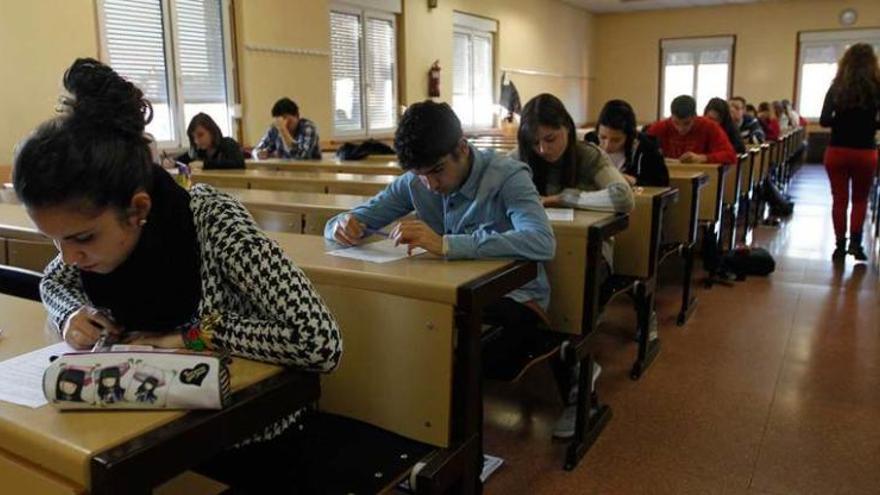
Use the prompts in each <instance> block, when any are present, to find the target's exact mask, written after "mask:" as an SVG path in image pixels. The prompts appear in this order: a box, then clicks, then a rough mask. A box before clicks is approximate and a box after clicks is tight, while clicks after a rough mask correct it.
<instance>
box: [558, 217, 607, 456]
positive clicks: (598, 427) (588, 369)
mask: <svg viewBox="0 0 880 495" xmlns="http://www.w3.org/2000/svg"><path fill="white" fill-rule="evenodd" d="M603 240H604V238H602V237H600V236H598V235H593V233H591V234H590V236H589V240H588V242H587V266H586V273H585V274H584V319H583V324H582V325H583V328H582V331H581V338H580V340H579V342H577V344H576V345H575V346H574V348H575V356H576V359H577V360H578V361H579V362H580V373H579V374H578V395H577V403H576V410H577V416H576V419H575V427H574V437H573V438H572V439H571V443H569V445H568V449H567V450H566V453H565V464H564V465H563V468H564V469H565V470H566V471H571V470H573V469H574V468H576V467H577V465H578V463H579V462H580V460H581V459H582V458H583V457H584V455H585V454H586V453H587V451H588V450H589V449H590V447H591V446H592V445H593V443H594V442H595V441H596V439H597V438H599V434H600V433H602V430H603V429H605V425H606V424H608V421H610V420H611V408H610V407H608V406H607V405H605V404H602V403H600V402H599V393H598V392H597V391H596V390H594V389H593V356H592V354H590V351H589V348H588V344H589V337H590V336H591V334H592V333H593V331H594V330H595V328H596V319H597V318H598V316H599V295H600V294H601V291H602V288H601V282H602V281H601V280H600V279H599V260H600V258H601V256H602V242H603Z"/></svg>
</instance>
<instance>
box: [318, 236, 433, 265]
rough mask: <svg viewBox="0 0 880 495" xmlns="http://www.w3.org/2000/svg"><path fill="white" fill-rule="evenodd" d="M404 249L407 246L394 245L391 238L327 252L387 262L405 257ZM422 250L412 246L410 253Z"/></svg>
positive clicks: (421, 251) (419, 252) (422, 251)
mask: <svg viewBox="0 0 880 495" xmlns="http://www.w3.org/2000/svg"><path fill="white" fill-rule="evenodd" d="M406 249H407V246H405V245H403V244H401V245H400V246H395V245H394V241H393V240H392V239H385V240H383V241H378V242H371V243H368V244H362V245H360V246H354V247H349V248H343V249H337V250H334V251H329V252H327V254H332V255H333V256H341V257H343V258H351V259H355V260H362V261H369V262H370V263H388V262H390V261H397V260H401V259H403V258H406V257H407V254H406ZM424 252H426V251H425V250H424V249H422V248H414V249H413V250H412V255H413V256H415V255H417V254H422V253H424Z"/></svg>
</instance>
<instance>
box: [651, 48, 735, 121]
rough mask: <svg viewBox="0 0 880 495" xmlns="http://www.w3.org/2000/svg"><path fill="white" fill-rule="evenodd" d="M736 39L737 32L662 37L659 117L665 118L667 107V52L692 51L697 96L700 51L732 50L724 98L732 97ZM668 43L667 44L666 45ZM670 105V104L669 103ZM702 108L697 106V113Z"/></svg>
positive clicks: (695, 95)
mask: <svg viewBox="0 0 880 495" xmlns="http://www.w3.org/2000/svg"><path fill="white" fill-rule="evenodd" d="M736 41H737V37H736V35H735V34H718V35H712V36H695V37H693V36H692V37H682V38H661V39H660V42H659V44H658V48H659V53H660V57H659V64H658V65H659V69H658V77H657V80H658V92H657V119H662V118H665V117H664V115H665V112H666V110H667V108H665V106H664V103H665V102H664V101H663V95H664V93H665V91H666V53H667V52H668V51H677V52H685V51H687V52H690V53H692V54H693V55H694V78H693V88H694V89H693V94H692V95H691V96H693V98H694V99H696V98H697V88H699V72H700V70H699V67H700V63H699V57H700V52H703V51H712V50H720V49H726V50H729V51H730V58H729V60H728V62H727V66H728V69H727V94H726V95H724V99H725V100H726V99H730V97H731V96H732V95H733V94H735V91H734V90H733V81H734V70H735V68H736ZM664 45H667V46H664ZM667 106H668V105H667ZM700 111H701V109H699V108H697V114H698V115H699V114H700Z"/></svg>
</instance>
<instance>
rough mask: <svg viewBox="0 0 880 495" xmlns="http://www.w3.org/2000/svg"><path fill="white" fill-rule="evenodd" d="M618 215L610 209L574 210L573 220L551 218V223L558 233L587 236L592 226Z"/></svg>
mask: <svg viewBox="0 0 880 495" xmlns="http://www.w3.org/2000/svg"><path fill="white" fill-rule="evenodd" d="M616 215H617V214H616V213H613V212H608V211H590V210H574V221H573V222H566V221H562V220H551V221H550V225H552V226H553V233H555V234H556V235H576V236H586V235H587V231H588V229H589V228H590V227H591V226H593V225H595V224H597V223H599V222H602V221H605V220H607V219H609V218H611V217H614V216H616Z"/></svg>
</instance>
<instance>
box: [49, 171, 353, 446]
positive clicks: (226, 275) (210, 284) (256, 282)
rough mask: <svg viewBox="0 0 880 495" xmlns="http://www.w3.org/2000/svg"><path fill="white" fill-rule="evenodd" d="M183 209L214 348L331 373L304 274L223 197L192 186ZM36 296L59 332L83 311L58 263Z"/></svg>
mask: <svg viewBox="0 0 880 495" xmlns="http://www.w3.org/2000/svg"><path fill="white" fill-rule="evenodd" d="M190 208H191V209H192V211H193V220H194V223H195V227H196V235H197V236H198V240H199V249H200V251H201V260H202V265H201V278H202V300H201V302H200V303H199V308H198V312H199V316H205V315H210V314H218V315H219V316H220V320H219V322H218V323H217V325H216V326H215V329H214V335H213V341H212V343H213V345H214V346H215V347H217V348H218V349H222V350H227V351H229V352H230V353H231V354H232V355H234V356H240V357H244V358H247V359H253V360H255V361H263V362H267V363H273V364H279V365H284V366H292V367H296V368H300V369H305V370H312V371H320V372H329V371H331V370H333V369H334V368H335V367H336V365H337V364H338V363H339V359H340V356H341V354H342V336H341V334H340V331H339V327H338V325H337V323H336V320H335V318H334V317H333V315H332V314H331V313H330V310H329V309H328V308H327V306H326V305H325V304H324V301H323V300H322V299H321V296H320V295H319V294H318V293H317V291H315V288H314V287H313V286H312V284H311V282H310V281H309V279H308V278H307V277H306V276H305V274H304V273H303V272H302V271H301V270H300V269H299V268H297V267H296V265H294V264H293V262H292V261H291V260H290V259H289V258H288V257H287V255H286V254H285V253H284V251H283V250H282V249H281V247H279V246H278V244H276V243H275V242H274V241H272V240H271V239H269V238H268V237H266V235H265V234H264V233H263V232H262V231H261V230H260V229H259V227H257V225H256V223H254V220H253V218H252V217H251V216H250V214H249V213H248V212H247V210H245V208H244V207H243V206H242V205H241V204H240V203H239V202H238V201H236V200H235V199H233V198H232V197H230V196H228V195H227V194H224V193H221V192H219V191H217V190H216V189H214V188H212V187H211V186H208V185H205V184H197V185H195V186H193V188H192V189H191V190H190ZM40 294H41V296H42V298H43V304H44V305H45V306H46V309H47V310H48V312H49V315H50V317H51V318H52V320H53V321H54V323H55V324H56V326H57V327H58V328H62V327H63V324H64V322H65V321H66V320H67V318H68V317H69V316H70V315H71V314H72V313H73V312H74V311H76V310H78V309H79V308H81V307H82V306H83V305H88V304H90V302H89V300H88V297H87V296H86V294H85V293H84V292H83V287H82V281H81V280H80V275H79V270H78V269H77V268H75V267H72V266H69V265H65V264H64V263H63V261H62V260H61V257H60V256H58V257H57V258H55V259H54V260H53V261H52V262H51V263H49V266H47V267H46V270H45V274H44V276H43V280H42V282H41V283H40ZM298 415H299V413H297V414H294V415H291V416H290V417H289V418H286V419H285V420H282V421H279V422H278V423H276V424H274V425H271V426H269V427H267V428H266V430H265V431H264V432H263V433H262V434H261V435H257V437H256V438H255V439H267V438H271V437H274V436H276V435H278V434H280V433H281V432H283V431H284V430H286V429H287V427H288V426H290V424H292V423H294V422H295V419H296V417H297V416H298Z"/></svg>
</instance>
